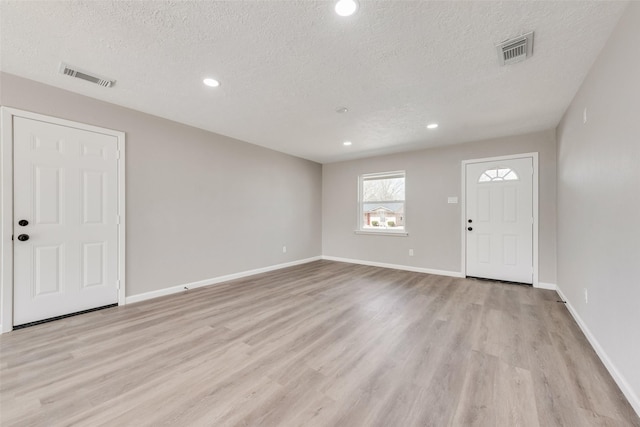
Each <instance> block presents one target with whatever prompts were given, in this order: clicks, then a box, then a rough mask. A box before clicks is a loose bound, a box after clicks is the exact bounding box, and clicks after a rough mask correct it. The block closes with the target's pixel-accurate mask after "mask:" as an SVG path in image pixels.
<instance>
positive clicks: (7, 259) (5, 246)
mask: <svg viewBox="0 0 640 427" xmlns="http://www.w3.org/2000/svg"><path fill="white" fill-rule="evenodd" d="M14 117H23V118H26V119H31V120H39V121H42V122H46V123H51V124H55V125H62V126H67V127H72V128H76V129H80V130H86V131H91V132H96V133H102V134H105V135H110V136H114V137H116V138H117V144H118V147H117V150H118V153H119V155H118V166H117V167H118V177H117V179H118V216H119V224H118V283H119V289H118V305H124V304H125V303H126V281H125V246H126V245H125V236H126V234H125V225H126V221H125V133H124V132H121V131H117V130H113V129H107V128H102V127H97V126H92V125H88V124H84V123H79V122H74V121H71V120H66V119H60V118H57V117H51V116H47V115H44V114H38V113H32V112H30V111H24V110H18V109H16V108H11V107H4V106H1V107H0V122H1V123H2V135H0V139H1V141H0V158H1V159H2V164H1V165H0V168H1V171H2V176H1V178H2V185H1V186H0V242H1V243H0V253H1V254H2V256H1V257H0V270H1V274H0V307H1V308H2V315H1V317H0V334H1V333H5V332H9V331H11V330H13V285H14V284H13V241H12V239H11V237H12V235H13V118H14Z"/></svg>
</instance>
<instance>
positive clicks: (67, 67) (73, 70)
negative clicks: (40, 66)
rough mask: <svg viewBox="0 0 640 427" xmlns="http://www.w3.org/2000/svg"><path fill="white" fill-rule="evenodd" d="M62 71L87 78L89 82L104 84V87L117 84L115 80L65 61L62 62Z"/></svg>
mask: <svg viewBox="0 0 640 427" xmlns="http://www.w3.org/2000/svg"><path fill="white" fill-rule="evenodd" d="M60 72H61V73H62V74H65V75H67V76H71V77H75V78H77V79H82V80H86V81H88V82H91V83H95V84H97V85H100V86H104V87H111V86H113V85H114V84H116V81H115V80H110V79H107V78H104V77H100V76H97V75H95V74H92V73H89V72H87V71H83V70H80V69H79V68H77V67H74V66H72V65H69V64H65V63H64V62H63V63H61V64H60Z"/></svg>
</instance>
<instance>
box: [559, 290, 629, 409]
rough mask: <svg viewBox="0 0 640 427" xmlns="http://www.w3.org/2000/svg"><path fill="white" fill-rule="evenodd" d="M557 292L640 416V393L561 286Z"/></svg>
mask: <svg viewBox="0 0 640 427" xmlns="http://www.w3.org/2000/svg"><path fill="white" fill-rule="evenodd" d="M556 292H557V293H558V295H559V296H560V298H561V299H562V300H563V301H565V302H566V304H565V305H566V306H567V309H568V310H569V313H571V316H573V318H574V320H575V321H576V323H577V324H578V326H579V327H580V329H581V330H582V333H583V334H584V336H585V337H587V340H588V341H589V343H590V344H591V347H593V349H594V350H595V352H596V354H597V355H598V357H600V360H601V361H602V363H603V364H604V366H605V367H606V368H607V370H608V371H609V373H610V374H611V376H612V377H613V380H614V381H615V382H616V384H618V387H620V390H622V393H623V394H624V395H625V397H626V398H627V400H628V401H629V403H630V404H631V406H632V407H633V409H634V410H635V411H636V413H637V414H638V416H640V398H638V395H637V394H636V392H635V391H634V390H633V389H632V388H631V386H630V385H629V383H628V382H627V380H625V378H624V377H623V376H622V374H620V371H618V368H616V365H614V364H613V362H612V361H611V359H610V358H609V356H608V355H607V353H606V352H605V351H604V348H602V346H601V345H600V343H599V342H598V340H597V339H596V337H595V336H594V335H593V334H592V333H591V331H590V330H589V328H588V327H587V325H586V323H584V321H583V320H582V318H581V317H580V315H579V314H578V312H577V311H576V310H575V309H574V308H573V305H571V302H570V301H569V300H568V299H567V297H566V296H565V294H564V293H562V290H561V289H560V287H557V289H556Z"/></svg>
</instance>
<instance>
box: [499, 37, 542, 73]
mask: <svg viewBox="0 0 640 427" xmlns="http://www.w3.org/2000/svg"><path fill="white" fill-rule="evenodd" d="M496 48H497V49H498V61H500V65H510V64H515V63H516V62H520V61H524V60H525V59H527V58H528V57H530V56H531V55H533V31H532V32H530V33H527V34H523V35H521V36H520V37H516V38H514V39H510V40H506V41H503V42H502V43H500V44H499V45H497V46H496Z"/></svg>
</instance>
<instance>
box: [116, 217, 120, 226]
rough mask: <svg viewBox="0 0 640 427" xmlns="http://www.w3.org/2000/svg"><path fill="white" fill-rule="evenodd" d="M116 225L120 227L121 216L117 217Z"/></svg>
mask: <svg viewBox="0 0 640 427" xmlns="http://www.w3.org/2000/svg"><path fill="white" fill-rule="evenodd" d="M116 225H120V215H116Z"/></svg>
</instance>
